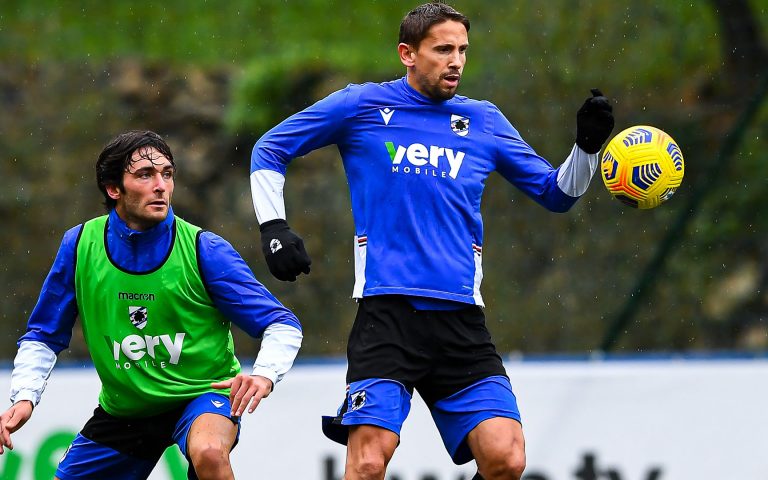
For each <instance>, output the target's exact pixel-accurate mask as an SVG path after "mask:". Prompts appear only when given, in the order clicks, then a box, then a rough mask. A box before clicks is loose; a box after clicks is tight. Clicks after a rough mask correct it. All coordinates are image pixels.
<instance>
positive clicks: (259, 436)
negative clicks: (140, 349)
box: [0, 359, 768, 480]
mask: <svg viewBox="0 0 768 480" xmlns="http://www.w3.org/2000/svg"><path fill="white" fill-rule="evenodd" d="M506 366H507V371H508V373H509V375H510V377H511V379H512V385H513V388H514V390H515V393H516V394H517V397H518V402H519V404H520V409H521V413H522V415H523V424H524V429H525V434H526V440H527V452H528V468H527V469H526V474H525V477H524V478H525V479H526V480H691V479H695V480H708V479H711V480H722V479H739V480H765V479H768V455H766V454H765V452H768V435H766V426H768V413H766V410H767V409H768V360H765V359H761V360H695V361H682V360H680V361H674V360H665V361H605V362H599V361H595V362H587V361H585V362H508V363H507V364H506ZM344 374H345V366H344V365H342V364H338V363H335V364H329V365H298V366H296V367H294V368H293V370H292V371H291V372H289V373H288V375H286V378H285V380H284V381H283V382H281V383H280V384H279V385H278V388H277V390H275V392H274V393H273V394H272V395H271V396H270V397H269V398H268V399H266V400H264V401H263V402H262V404H261V405H260V406H259V408H258V409H257V411H256V412H255V413H254V414H252V415H246V416H245V417H244V420H243V429H242V435H241V437H240V443H239V445H238V446H237V448H236V449H235V451H234V452H233V454H232V462H233V466H234V469H235V475H236V477H237V478H240V479H277V480H280V479H291V480H293V479H301V480H340V479H341V478H342V474H343V468H344V453H345V450H344V447H342V446H340V445H337V444H335V443H333V442H331V441H329V440H327V439H326V438H325V437H324V436H323V435H322V432H321V430H320V417H321V415H329V414H333V413H335V411H336V409H337V408H338V406H339V404H340V403H341V401H342V398H343V395H344V388H345V385H344ZM9 383H10V371H9V370H2V371H0V392H7V391H8V386H9ZM98 390H99V384H98V379H97V378H96V375H95V372H94V370H92V369H82V370H81V369H72V368H57V369H55V370H54V372H53V375H52V376H51V381H50V382H49V385H48V388H47V389H46V392H45V394H44V396H43V401H42V402H41V403H40V405H39V406H38V407H37V408H36V409H35V412H34V415H33V416H32V419H31V420H30V422H29V423H28V424H27V425H25V426H24V428H22V429H21V430H20V431H19V432H17V433H15V434H14V435H13V441H14V445H15V449H14V450H13V452H8V451H6V454H4V455H2V456H0V478H2V479H3V480H22V479H46V480H47V479H50V478H52V473H53V471H54V469H55V465H56V463H57V461H58V459H59V457H60V456H61V454H62V453H63V450H64V448H66V446H67V445H68V444H69V442H70V440H71V439H72V437H73V436H74V434H75V433H76V432H77V431H79V429H80V427H82V425H83V424H84V423H85V421H86V420H87V419H88V418H89V417H90V415H91V413H92V411H93V408H94V407H95V406H96V398H97V394H98ZM177 452H178V449H176V448H175V447H174V448H173V449H169V451H168V452H166V455H165V456H164V457H163V459H162V460H161V462H160V463H159V464H158V466H157V468H156V469H155V471H154V472H153V474H152V476H151V477H150V478H152V479H155V480H161V479H174V480H175V479H184V478H186V474H185V469H186V466H185V461H184V460H183V459H181V457H180V455H179V454H178V453H177ZM474 472H475V469H474V466H473V464H467V465H464V466H456V465H454V464H453V463H452V462H451V460H450V458H449V456H448V454H447V453H446V452H445V450H444V449H443V445H442V441H441V440H440V437H439V435H438V433H437V429H436V428H435V427H434V425H433V423H432V420H431V417H430V415H429V412H428V411H427V409H426V407H425V405H424V403H423V402H422V401H421V399H420V398H418V396H417V397H416V398H415V399H414V405H413V408H412V410H411V414H410V416H409V418H408V420H407V421H406V424H405V426H404V428H403V432H402V441H401V444H400V447H399V448H398V450H397V452H396V453H395V457H394V458H393V460H392V462H391V464H390V468H389V473H388V475H387V478H388V479H389V480H469V479H470V478H472V476H473V475H474Z"/></svg>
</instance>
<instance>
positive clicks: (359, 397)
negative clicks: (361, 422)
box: [349, 390, 365, 412]
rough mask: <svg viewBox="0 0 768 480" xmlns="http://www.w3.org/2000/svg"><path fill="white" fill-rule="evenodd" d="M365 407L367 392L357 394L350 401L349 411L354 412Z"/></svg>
mask: <svg viewBox="0 0 768 480" xmlns="http://www.w3.org/2000/svg"><path fill="white" fill-rule="evenodd" d="M363 405H365V390H362V391H359V392H355V393H353V394H352V397H350V399H349V411H350V412H354V411H355V410H358V409H360V408H362V406H363Z"/></svg>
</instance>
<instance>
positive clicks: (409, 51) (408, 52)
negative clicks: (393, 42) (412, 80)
mask: <svg viewBox="0 0 768 480" xmlns="http://www.w3.org/2000/svg"><path fill="white" fill-rule="evenodd" d="M397 53H398V54H399V55H400V62H402V64H403V65H405V66H406V67H412V66H413V65H414V64H415V63H416V49H415V48H413V47H411V46H410V45H408V44H407V43H400V44H398V45H397Z"/></svg>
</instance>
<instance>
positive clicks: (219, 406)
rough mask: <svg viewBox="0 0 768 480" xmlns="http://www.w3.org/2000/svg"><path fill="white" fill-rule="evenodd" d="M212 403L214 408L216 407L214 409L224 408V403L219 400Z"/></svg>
mask: <svg viewBox="0 0 768 480" xmlns="http://www.w3.org/2000/svg"><path fill="white" fill-rule="evenodd" d="M211 403H212V404H213V406H214V407H216V408H221V407H223V406H224V402H220V401H218V400H211Z"/></svg>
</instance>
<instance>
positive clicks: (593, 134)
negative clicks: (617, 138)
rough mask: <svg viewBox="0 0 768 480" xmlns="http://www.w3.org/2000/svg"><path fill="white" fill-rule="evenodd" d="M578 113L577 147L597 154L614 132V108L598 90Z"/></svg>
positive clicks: (593, 92)
mask: <svg viewBox="0 0 768 480" xmlns="http://www.w3.org/2000/svg"><path fill="white" fill-rule="evenodd" d="M590 91H591V92H592V96H591V97H589V98H588V99H586V100H585V101H584V105H582V106H581V108H580V109H579V111H578V112H577V113H576V145H578V146H579V148H581V149H582V150H584V151H585V152H587V153H597V152H599V151H600V147H602V146H603V144H604V143H605V141H606V140H608V136H609V135H610V134H611V131H612V130H613V107H611V102H609V101H608V99H607V98H606V97H605V96H604V95H603V92H601V91H600V90H598V89H597V88H593V89H592V90H590Z"/></svg>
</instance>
